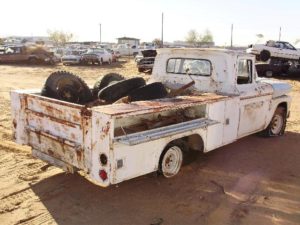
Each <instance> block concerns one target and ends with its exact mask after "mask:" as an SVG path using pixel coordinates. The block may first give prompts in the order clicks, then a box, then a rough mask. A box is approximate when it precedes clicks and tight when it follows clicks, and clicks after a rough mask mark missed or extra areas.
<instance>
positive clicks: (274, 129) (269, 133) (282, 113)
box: [261, 106, 287, 137]
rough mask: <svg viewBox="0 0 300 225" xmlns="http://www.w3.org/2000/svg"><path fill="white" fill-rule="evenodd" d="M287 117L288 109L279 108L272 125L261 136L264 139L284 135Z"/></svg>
mask: <svg viewBox="0 0 300 225" xmlns="http://www.w3.org/2000/svg"><path fill="white" fill-rule="evenodd" d="M286 115H287V114H286V109H285V108H284V107H280V106H279V107H277V109H276V110H275V113H274V115H273V117H272V119H271V122H270V124H269V125H268V127H267V128H266V129H265V130H264V131H262V132H261V135H262V136H264V137H273V136H281V135H283V134H284V131H285V127H286ZM278 123H279V125H278Z"/></svg>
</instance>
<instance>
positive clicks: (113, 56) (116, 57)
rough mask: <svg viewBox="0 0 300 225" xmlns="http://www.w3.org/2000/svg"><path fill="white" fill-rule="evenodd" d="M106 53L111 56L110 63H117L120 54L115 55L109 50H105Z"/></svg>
mask: <svg viewBox="0 0 300 225" xmlns="http://www.w3.org/2000/svg"><path fill="white" fill-rule="evenodd" d="M106 51H108V52H109V53H110V54H111V56H112V62H117V61H118V58H119V57H120V53H119V54H116V53H115V51H114V50H112V49H110V48H108V49H106Z"/></svg>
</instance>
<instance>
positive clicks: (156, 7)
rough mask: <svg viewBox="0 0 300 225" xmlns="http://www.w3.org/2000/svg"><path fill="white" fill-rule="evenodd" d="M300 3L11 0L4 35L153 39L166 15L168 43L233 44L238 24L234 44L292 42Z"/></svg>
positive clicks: (298, 33) (4, 12)
mask: <svg viewBox="0 0 300 225" xmlns="http://www.w3.org/2000/svg"><path fill="white" fill-rule="evenodd" d="M299 9H300V1H295V0H285V1H282V0H281V1H277V0H275V1H274V0H273V1H267V0H264V1H262V0H260V1H258V0H252V1H241V0H240V1H238V0H226V1H221V0H219V1H218V0H210V1H196V0H184V1H183V0H176V1H171V0H164V1H163V0H126V1H121V0H115V1H109V0H105V1H103V0H80V1H77V0H76V1H67V0H51V1H50V0H40V1H38V0H26V1H24V0H9V1H1V14H0V36H6V35H24V36H30V35H34V36H45V35H47V30H49V29H50V30H51V29H52V30H53V29H58V30H64V31H68V32H71V33H73V34H74V35H75V40H78V41H85V40H91V41H97V40H99V23H101V24H102V41H109V42H114V41H116V39H115V38H117V37H120V36H124V35H125V36H129V37H136V38H140V39H141V40H142V41H152V40H153V39H154V38H160V36H161V13H162V12H164V17H165V23H164V25H165V32H164V40H165V41H174V40H184V39H185V37H186V34H187V32H188V31H189V30H191V29H196V30H197V31H198V32H199V33H201V32H203V31H204V30H205V29H207V28H208V29H209V30H211V32H212V33H213V36H214V40H215V42H216V44H218V45H229V44H230V26H231V24H232V23H233V24H234V39H233V42H234V44H235V45H247V44H250V43H254V42H256V41H257V38H256V34H259V33H261V34H263V35H264V36H265V39H275V40H276V39H278V33H279V27H282V38H281V39H282V40H285V41H289V42H291V43H294V42H295V41H296V39H298V38H300V10H299Z"/></svg>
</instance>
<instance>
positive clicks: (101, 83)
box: [93, 73, 125, 97]
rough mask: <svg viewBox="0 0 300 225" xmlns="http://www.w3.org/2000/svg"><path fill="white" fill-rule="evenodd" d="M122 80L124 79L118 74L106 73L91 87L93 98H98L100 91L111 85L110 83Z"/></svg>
mask: <svg viewBox="0 0 300 225" xmlns="http://www.w3.org/2000/svg"><path fill="white" fill-rule="evenodd" d="M124 79H125V78H124V77H123V76H122V75H120V74H118V73H108V74H106V75H104V76H103V77H100V78H98V80H97V81H96V83H95V84H94V87H93V96H94V97H98V92H99V91H100V90H101V89H103V88H105V87H107V86H108V85H110V84H112V82H116V81H121V80H124Z"/></svg>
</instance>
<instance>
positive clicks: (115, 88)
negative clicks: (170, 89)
mask: <svg viewBox="0 0 300 225" xmlns="http://www.w3.org/2000/svg"><path fill="white" fill-rule="evenodd" d="M145 84H146V82H145V80H144V79H143V78H141V77H135V78H131V79H128V80H122V81H119V82H117V83H115V84H112V85H109V86H107V87H105V88H103V89H102V90H100V91H99V93H98V98H99V99H101V100H104V101H106V102H107V103H113V102H115V101H117V100H119V99H120V98H123V97H125V96H127V95H128V94H129V93H130V92H132V91H133V90H135V89H137V88H139V87H142V86H144V85H145Z"/></svg>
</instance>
